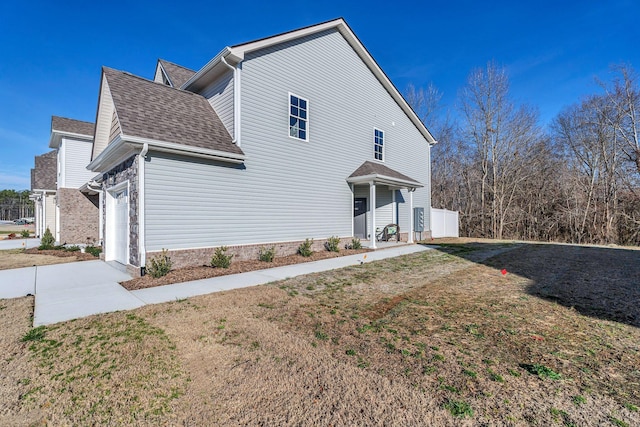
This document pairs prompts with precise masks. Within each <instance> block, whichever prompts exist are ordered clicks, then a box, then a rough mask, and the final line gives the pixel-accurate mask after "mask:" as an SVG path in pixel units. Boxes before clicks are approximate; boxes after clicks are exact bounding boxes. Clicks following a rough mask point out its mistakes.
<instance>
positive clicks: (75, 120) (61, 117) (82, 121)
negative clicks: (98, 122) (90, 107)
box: [51, 116, 95, 125]
mask: <svg viewBox="0 0 640 427" xmlns="http://www.w3.org/2000/svg"><path fill="white" fill-rule="evenodd" d="M54 117H55V118H58V119H65V120H73V121H74V122H80V123H87V124H90V125H94V124H95V123H94V122H88V121H86V120H78V119H72V118H71V117H63V116H51V119H52V120H53V118H54Z"/></svg>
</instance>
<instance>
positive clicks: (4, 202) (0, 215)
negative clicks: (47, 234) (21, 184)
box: [0, 190, 34, 220]
mask: <svg viewBox="0 0 640 427" xmlns="http://www.w3.org/2000/svg"><path fill="white" fill-rule="evenodd" d="M29 193H30V191H29V190H24V191H15V190H1V191H0V220H14V219H18V218H29V217H33V216H34V206H33V201H32V200H29Z"/></svg>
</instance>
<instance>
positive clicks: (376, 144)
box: [373, 129, 384, 162]
mask: <svg viewBox="0 0 640 427" xmlns="http://www.w3.org/2000/svg"><path fill="white" fill-rule="evenodd" d="M373 158H374V159H376V160H380V161H381V162H383V161H384V132H383V131H381V130H380V129H374V130H373Z"/></svg>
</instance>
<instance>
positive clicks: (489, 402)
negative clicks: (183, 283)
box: [0, 242, 640, 426]
mask: <svg viewBox="0 0 640 427" xmlns="http://www.w3.org/2000/svg"><path fill="white" fill-rule="evenodd" d="M639 261H640V252H639V251H630V250H623V249H607V248H585V247H577V246H563V245H534V244H516V245H511V244H507V243H492V242H480V243H473V242H470V243H466V244H459V243H457V242H451V244H448V245H443V246H442V247H441V249H440V250H437V251H429V252H425V253H421V254H415V255H409V256H405V257H400V258H395V259H389V260H385V261H380V262H375V263H370V264H365V265H362V266H354V267H349V268H345V269H342V270H336V271H332V272H327V273H319V274H312V275H308V276H304V277H299V278H294V279H290V280H286V281H281V282H277V283H273V284H270V285H264V286H259V287H254V288H247V289H240V290H235V291H229V292H223V293H218V294H211V295H207V296H202V297H197V298H192V299H189V300H181V301H176V302H173V303H168V304H161V305H155V306H147V307H143V308H141V309H138V310H135V311H131V312H123V313H113V314H108V315H99V316H93V317H91V318H87V319H81V320H76V321H72V322H65V323H60V324H56V325H53V326H49V327H41V328H36V329H31V328H29V322H30V315H31V313H32V311H31V310H32V303H33V299H32V298H31V297H27V298H21V299H15V300H0V322H2V325H3V333H2V335H1V341H0V354H2V356H1V358H0V372H1V374H0V396H1V399H0V402H2V403H0V425H42V424H47V425H131V424H134V425H154V426H155V425H246V424H250V425H372V424H375V425H403V426H404V425H445V426H446V425H514V426H515V425H565V426H570V425H576V426H578V425H579V426H582V425H587V426H600V425H612V426H625V425H626V426H634V425H640V413H639V412H638V406H640V328H639V327H640V312H639V310H640V304H638V301H639V300H640V286H639V284H638V279H639V278H640V262H639ZM502 269H506V270H507V274H506V275H503V274H501V270H502ZM23 340H24V341H23Z"/></svg>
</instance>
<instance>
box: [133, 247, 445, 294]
mask: <svg viewBox="0 0 640 427" xmlns="http://www.w3.org/2000/svg"><path fill="white" fill-rule="evenodd" d="M429 249H432V248H429V247H427V246H421V245H403V246H397V247H394V248H390V249H382V250H377V251H375V252H367V253H364V254H358V255H349V256H343V257H338V258H329V259H324V260H321V261H313V262H305V263H301V264H293V265H286V266H284V267H276V268H269V269H265V270H258V271H250V272H247V273H240V274H233V275H229V276H220V277H212V278H210V279H202V280H195V281H193V282H185V283H177V284H174V285H166V286H157V287H155V288H147V289H140V290H138V291H132V292H131V293H132V294H134V295H135V296H136V297H138V298H139V299H141V300H142V301H144V302H145V303H147V304H158V303H162V302H168V301H175V300H176V299H182V298H189V297H193V296H197V295H204V294H210V293H212V292H219V291H227V290H230V289H238V288H246V287H249V286H256V285H262V284H265V283H269V282H274V281H276V280H283V279H288V278H290V277H296V276H301V275H303V274H311V273H319V272H322V271H328V270H335V269H338V268H343V267H349V266H351V265H360V264H362V263H363V262H371V261H378V260H381V259H385V258H393V257H397V256H401V255H408V254H412V253H416V252H422V251H426V250H429Z"/></svg>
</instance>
